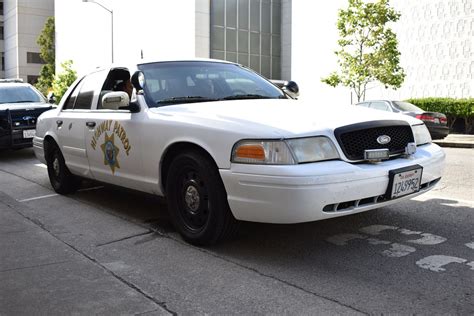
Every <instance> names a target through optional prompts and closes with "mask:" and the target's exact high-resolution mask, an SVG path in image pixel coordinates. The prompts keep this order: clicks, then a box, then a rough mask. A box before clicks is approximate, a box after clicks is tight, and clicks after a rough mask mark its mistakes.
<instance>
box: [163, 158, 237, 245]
mask: <svg viewBox="0 0 474 316" xmlns="http://www.w3.org/2000/svg"><path fill="white" fill-rule="evenodd" d="M166 196H167V201H168V210H169V213H170V217H171V220H172V222H173V224H174V226H175V228H176V229H177V230H178V232H179V233H180V234H181V236H182V237H183V239H184V240H186V241H187V242H189V243H191V244H193V245H198V246H208V245H212V244H215V243H217V242H219V241H221V240H224V239H228V238H230V237H232V236H233V235H234V234H235V233H236V231H237V227H238V221H237V220H236V219H235V218H234V216H233V215H232V212H231V211H230V208H229V204H228V202H227V193H226V191H225V188H224V184H223V183H222V179H221V177H220V175H219V172H218V170H217V167H216V166H215V164H214V163H213V161H211V160H210V159H209V158H207V157H205V156H204V155H203V154H201V153H199V152H196V151H190V152H187V153H183V154H179V155H178V156H176V157H175V158H174V160H173V161H172V162H171V165H170V168H169V171H168V177H167V183H166Z"/></svg>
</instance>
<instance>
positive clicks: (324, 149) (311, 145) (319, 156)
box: [287, 137, 339, 163]
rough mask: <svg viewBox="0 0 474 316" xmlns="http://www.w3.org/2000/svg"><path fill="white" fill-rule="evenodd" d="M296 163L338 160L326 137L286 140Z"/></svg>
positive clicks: (334, 148) (334, 149)
mask: <svg viewBox="0 0 474 316" xmlns="http://www.w3.org/2000/svg"><path fill="white" fill-rule="evenodd" d="M287 142H288V145H290V148H291V149H292V151H293V153H294V154H295V157H296V160H297V161H298V163H302V162H313V161H321V160H329V159H338V158H339V154H338V153H337V150H336V146H334V144H333V142H332V141H331V140H330V139H329V138H327V137H308V138H297V139H289V140H287Z"/></svg>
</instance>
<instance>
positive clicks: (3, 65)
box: [2, 53, 5, 71]
mask: <svg viewBox="0 0 474 316" xmlns="http://www.w3.org/2000/svg"><path fill="white" fill-rule="evenodd" d="M3 70H5V53H2V71H3Z"/></svg>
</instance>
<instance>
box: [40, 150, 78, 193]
mask: <svg viewBox="0 0 474 316" xmlns="http://www.w3.org/2000/svg"><path fill="white" fill-rule="evenodd" d="M47 166H48V176H49V181H50V182H51V186H52V187H53V189H54V191H56V192H57V193H59V194H68V193H73V192H75V191H76V190H77V189H78V188H79V183H80V181H79V179H78V178H77V177H76V176H74V175H73V174H72V173H71V172H70V171H69V169H68V168H67V166H66V163H65V161H64V157H63V155H62V153H61V150H59V147H58V146H54V148H53V149H52V152H51V154H50V155H49V157H48V159H47Z"/></svg>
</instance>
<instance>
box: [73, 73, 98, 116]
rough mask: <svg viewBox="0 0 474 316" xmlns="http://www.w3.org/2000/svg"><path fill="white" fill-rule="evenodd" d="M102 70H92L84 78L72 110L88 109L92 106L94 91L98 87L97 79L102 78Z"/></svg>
mask: <svg viewBox="0 0 474 316" xmlns="http://www.w3.org/2000/svg"><path fill="white" fill-rule="evenodd" d="M102 74H103V71H98V72H94V73H92V74H90V75H88V76H87V77H85V78H84V80H83V83H82V86H81V87H80V92H79V94H78V96H77V99H76V104H75V105H74V110H89V109H90V108H91V107H92V100H93V99H94V92H95V91H96V90H98V89H99V87H100V83H101V82H99V80H101V78H102Z"/></svg>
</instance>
